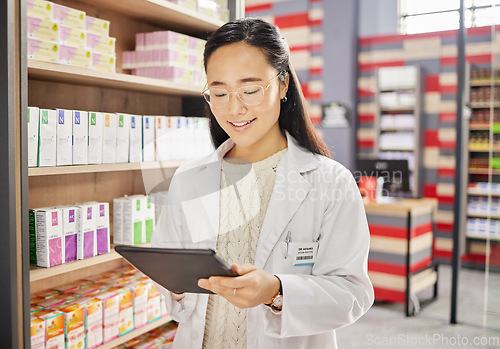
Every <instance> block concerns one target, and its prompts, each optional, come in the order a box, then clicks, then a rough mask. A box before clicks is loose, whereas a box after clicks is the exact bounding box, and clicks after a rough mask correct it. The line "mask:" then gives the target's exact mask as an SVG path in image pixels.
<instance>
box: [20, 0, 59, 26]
mask: <svg viewBox="0 0 500 349" xmlns="http://www.w3.org/2000/svg"><path fill="white" fill-rule="evenodd" d="M26 7H27V8H28V16H31V17H37V18H41V19H44V20H47V21H51V20H52V9H53V4H52V2H50V1H45V0H28V1H27V4H26Z"/></svg>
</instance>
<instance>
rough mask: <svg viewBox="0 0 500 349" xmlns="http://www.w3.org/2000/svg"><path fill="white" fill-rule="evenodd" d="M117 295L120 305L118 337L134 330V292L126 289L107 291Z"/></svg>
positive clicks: (118, 288)
mask: <svg viewBox="0 0 500 349" xmlns="http://www.w3.org/2000/svg"><path fill="white" fill-rule="evenodd" d="M109 291H113V292H116V293H118V302H119V304H120V306H119V309H120V313H119V315H118V318H119V325H118V326H119V328H120V336H123V335H126V334H127V333H129V332H131V331H133V330H134V291H133V290H132V289H131V288H126V287H113V288H111V289H109Z"/></svg>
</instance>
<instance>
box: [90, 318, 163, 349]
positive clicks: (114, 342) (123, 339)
mask: <svg viewBox="0 0 500 349" xmlns="http://www.w3.org/2000/svg"><path fill="white" fill-rule="evenodd" d="M170 321H172V318H171V317H170V316H168V315H167V316H165V317H163V318H161V319H159V320H156V321H154V322H152V323H150V324H147V325H145V326H143V327H141V328H138V329H136V330H133V331H132V332H129V333H127V334H126V335H124V336H121V337H118V338H115V339H113V340H112V341H110V342H107V343H104V344H103V345H100V346H98V347H97V349H111V348H114V347H116V346H118V345H120V344H123V343H125V342H127V341H129V340H131V339H133V338H135V337H138V336H140V335H142V334H144V333H146V332H149V331H151V330H154V329H155V328H157V327H160V326H161V325H164V324H166V323H168V322H170Z"/></svg>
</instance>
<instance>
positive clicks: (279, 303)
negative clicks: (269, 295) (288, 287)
mask: <svg viewBox="0 0 500 349" xmlns="http://www.w3.org/2000/svg"><path fill="white" fill-rule="evenodd" d="M273 305H274V306H275V307H281V306H282V305H283V296H282V295H279V296H277V297H276V298H274V302H273Z"/></svg>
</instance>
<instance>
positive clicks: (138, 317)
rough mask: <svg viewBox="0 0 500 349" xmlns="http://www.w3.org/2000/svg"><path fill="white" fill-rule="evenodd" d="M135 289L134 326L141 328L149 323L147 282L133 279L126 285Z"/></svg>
mask: <svg viewBox="0 0 500 349" xmlns="http://www.w3.org/2000/svg"><path fill="white" fill-rule="evenodd" d="M124 286H125V287H130V288H132V289H133V290H134V327H135V328H140V327H142V326H145V325H147V324H148V290H149V285H148V283H146V282H141V281H132V282H129V283H127V284H126V285H124Z"/></svg>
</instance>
